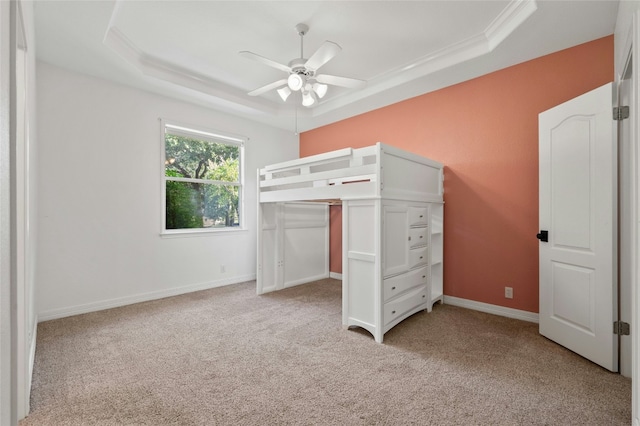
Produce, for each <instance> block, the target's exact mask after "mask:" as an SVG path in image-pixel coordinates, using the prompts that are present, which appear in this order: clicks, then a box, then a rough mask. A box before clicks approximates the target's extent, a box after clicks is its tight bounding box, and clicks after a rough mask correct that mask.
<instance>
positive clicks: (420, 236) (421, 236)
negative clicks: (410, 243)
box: [409, 235, 422, 238]
mask: <svg viewBox="0 0 640 426" xmlns="http://www.w3.org/2000/svg"><path fill="white" fill-rule="evenodd" d="M409 238H411V237H409ZM420 238H422V235H420Z"/></svg>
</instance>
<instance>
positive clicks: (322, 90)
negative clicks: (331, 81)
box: [312, 83, 328, 99]
mask: <svg viewBox="0 0 640 426" xmlns="http://www.w3.org/2000/svg"><path fill="white" fill-rule="evenodd" d="M312 87H313V91H314V92H316V95H318V98H320V99H322V98H323V97H324V95H326V94H327V88H328V86H327V85H326V84H322V83H313V86H312Z"/></svg>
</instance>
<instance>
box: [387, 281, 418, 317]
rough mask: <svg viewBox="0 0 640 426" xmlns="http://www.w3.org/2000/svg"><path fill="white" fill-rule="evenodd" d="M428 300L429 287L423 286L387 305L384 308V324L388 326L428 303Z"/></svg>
mask: <svg viewBox="0 0 640 426" xmlns="http://www.w3.org/2000/svg"><path fill="white" fill-rule="evenodd" d="M427 299H428V297H427V286H426V285H423V286H420V287H418V288H416V289H414V290H411V291H409V292H407V293H405V294H403V295H402V296H400V297H398V298H397V299H394V300H392V301H390V302H387V303H385V304H384V308H383V309H384V318H383V320H384V324H385V325H387V324H389V323H390V322H392V321H393V320H395V319H397V318H399V317H401V316H402V315H404V314H406V313H407V312H409V311H410V310H412V309H414V308H416V307H418V306H420V305H422V304H424V303H426V302H427V301H428V300H427Z"/></svg>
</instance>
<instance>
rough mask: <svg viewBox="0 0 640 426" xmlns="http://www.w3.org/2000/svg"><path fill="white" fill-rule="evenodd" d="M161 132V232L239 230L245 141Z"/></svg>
mask: <svg viewBox="0 0 640 426" xmlns="http://www.w3.org/2000/svg"><path fill="white" fill-rule="evenodd" d="M162 127H163V130H164V132H163V133H164V138H163V145H164V149H163V151H164V173H163V180H164V220H163V223H164V226H163V229H164V231H165V232H166V233H175V232H178V231H180V232H193V231H203V230H205V231H215V230H224V229H232V228H236V229H237V228H240V227H242V225H243V223H242V190H243V188H242V183H243V179H242V174H243V173H242V156H243V150H244V141H245V139H243V138H240V137H233V136H228V135H222V134H216V133H212V132H208V131H202V130H196V129H192V128H187V127H182V126H178V125H175V124H169V123H166V122H164V123H163V126H162Z"/></svg>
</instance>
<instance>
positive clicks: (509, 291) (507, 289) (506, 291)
mask: <svg viewBox="0 0 640 426" xmlns="http://www.w3.org/2000/svg"><path fill="white" fill-rule="evenodd" d="M504 297H505V299H513V287H505V288H504Z"/></svg>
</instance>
